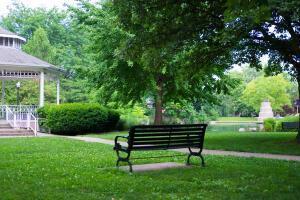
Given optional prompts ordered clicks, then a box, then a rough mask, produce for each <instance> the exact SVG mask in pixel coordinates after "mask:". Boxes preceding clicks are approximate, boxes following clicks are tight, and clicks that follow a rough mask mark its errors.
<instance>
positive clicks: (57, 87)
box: [56, 79, 60, 105]
mask: <svg viewBox="0 0 300 200" xmlns="http://www.w3.org/2000/svg"><path fill="white" fill-rule="evenodd" d="M59 87H60V81H59V79H57V81H56V104H57V105H59V93H60V88H59Z"/></svg>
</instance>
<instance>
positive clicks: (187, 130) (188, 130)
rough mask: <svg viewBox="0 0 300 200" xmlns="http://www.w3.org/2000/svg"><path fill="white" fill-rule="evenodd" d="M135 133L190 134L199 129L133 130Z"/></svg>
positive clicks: (199, 129)
mask: <svg viewBox="0 0 300 200" xmlns="http://www.w3.org/2000/svg"><path fill="white" fill-rule="evenodd" d="M133 131H134V132H135V133H146V132H154V133H155V132H190V131H198V132H199V131H201V128H199V127H195V128H185V129H178V128H176V129H153V128H151V129H150V128H149V129H134V130H133Z"/></svg>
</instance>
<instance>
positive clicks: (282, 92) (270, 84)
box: [242, 74, 291, 111]
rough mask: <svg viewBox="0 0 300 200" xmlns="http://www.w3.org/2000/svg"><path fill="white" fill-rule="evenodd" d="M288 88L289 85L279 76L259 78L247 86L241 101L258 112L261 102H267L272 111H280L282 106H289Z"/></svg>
mask: <svg viewBox="0 0 300 200" xmlns="http://www.w3.org/2000/svg"><path fill="white" fill-rule="evenodd" d="M290 87H291V84H290V83H289V82H288V81H287V80H285V79H284V77H283V76H282V75H281V74H280V75H277V76H272V77H259V78H257V79H255V80H253V81H251V82H250V83H249V84H247V86H246V89H245V90H244V92H243V96H242V100H243V102H244V103H245V104H247V105H249V106H252V107H253V108H254V109H255V110H256V111H259V108H260V106H261V102H263V101H265V100H269V101H270V102H271V106H272V108H273V110H275V111H281V110H282V106H284V105H289V106H290V105H291V99H290V96H289V94H288V93H287V91H288V89H289V88H290Z"/></svg>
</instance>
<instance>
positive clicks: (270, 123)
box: [264, 118, 276, 132]
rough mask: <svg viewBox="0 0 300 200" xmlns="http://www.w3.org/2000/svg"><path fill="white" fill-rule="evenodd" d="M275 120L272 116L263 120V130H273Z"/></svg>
mask: <svg viewBox="0 0 300 200" xmlns="http://www.w3.org/2000/svg"><path fill="white" fill-rule="evenodd" d="M275 125H276V120H275V119H274V118H268V119H265V120H264V130H265V131H267V132H273V131H274V130H275Z"/></svg>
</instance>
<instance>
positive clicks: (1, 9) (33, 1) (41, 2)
mask: <svg viewBox="0 0 300 200" xmlns="http://www.w3.org/2000/svg"><path fill="white" fill-rule="evenodd" d="M18 1H19V2H22V3H23V4H24V5H25V6H26V7H31V8H37V7H43V8H49V9H50V8H53V7H58V8H61V9H63V8H64V4H70V5H75V4H76V1H75V0H18ZM12 2H13V0H0V16H5V15H7V14H8V12H9V10H8V7H9V6H11V5H12Z"/></svg>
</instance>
